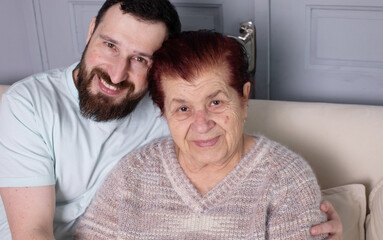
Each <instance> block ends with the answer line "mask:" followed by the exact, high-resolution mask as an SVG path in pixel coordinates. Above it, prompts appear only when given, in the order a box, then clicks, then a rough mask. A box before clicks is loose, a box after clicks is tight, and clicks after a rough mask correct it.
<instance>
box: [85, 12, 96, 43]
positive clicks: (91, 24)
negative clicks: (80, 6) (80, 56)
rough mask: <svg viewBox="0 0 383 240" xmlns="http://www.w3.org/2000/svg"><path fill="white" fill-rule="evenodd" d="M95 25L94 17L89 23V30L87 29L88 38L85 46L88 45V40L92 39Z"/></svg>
mask: <svg viewBox="0 0 383 240" xmlns="http://www.w3.org/2000/svg"><path fill="white" fill-rule="evenodd" d="M95 24H96V17H94V18H93V19H92V21H91V22H90V25H89V29H88V36H87V37H86V43H87V44H88V42H89V40H90V38H91V37H92V34H93V31H94V26H95Z"/></svg>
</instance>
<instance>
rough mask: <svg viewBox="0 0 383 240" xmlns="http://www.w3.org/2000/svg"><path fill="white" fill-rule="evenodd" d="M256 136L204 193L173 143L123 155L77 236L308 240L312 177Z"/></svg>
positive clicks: (314, 202)
mask: <svg viewBox="0 0 383 240" xmlns="http://www.w3.org/2000/svg"><path fill="white" fill-rule="evenodd" d="M255 139H256V143H255V145H254V146H253V148H252V149H251V150H250V152H248V153H247V154H246V155H245V156H244V157H243V159H241V161H240V162H239V163H238V165H237V166H236V167H235V168H234V169H233V170H232V171H231V172H230V173H229V174H228V175H227V176H226V178H224V179H223V180H222V181H221V182H220V183H219V184H218V185H217V186H215V187H214V188H213V189H212V190H210V191H209V192H208V193H206V194H205V195H203V196H202V195H201V194H199V192H198V191H197V190H196V189H195V188H194V186H193V185H192V183H191V182H190V180H189V179H188V178H187V176H186V175H185V173H184V172H183V170H182V169H181V167H180V165H179V163H178V160H177V158H176V155H175V151H174V142H173V141H172V139H171V138H165V139H160V140H158V141H155V142H153V143H151V144H149V145H147V146H145V147H143V148H141V149H140V150H137V151H135V152H133V153H131V154H129V155H127V157H125V158H124V159H123V160H121V162H120V163H119V164H118V165H117V166H116V168H115V169H114V171H112V173H111V174H110V176H109V177H108V178H107V179H106V181H105V183H104V184H103V186H102V187H101V189H100V190H99V192H98V194H97V195H96V197H95V198H94V200H93V202H92V204H91V206H90V207H89V208H88V210H87V212H86V213H85V215H84V216H83V218H82V219H81V222H80V225H79V227H78V229H77V233H76V236H75V239H145V240H148V239H156V240H161V239H281V240H286V239H312V237H311V236H310V234H309V229H310V227H311V226H312V225H314V224H318V223H320V222H324V221H325V220H326V216H325V214H323V213H321V212H320V210H319V203H320V200H321V194H320V190H319V186H318V184H317V181H316V178H315V175H314V174H313V172H312V170H311V168H310V167H309V165H308V164H307V163H306V162H305V161H304V160H303V159H302V158H301V157H300V156H298V155H296V154H295V153H293V152H291V151H290V150H288V149H287V148H285V147H283V146H281V145H280V144H278V143H275V142H273V141H270V140H269V139H267V138H265V137H263V136H255ZM324 237H325V236H321V237H317V238H313V239H323V238H324Z"/></svg>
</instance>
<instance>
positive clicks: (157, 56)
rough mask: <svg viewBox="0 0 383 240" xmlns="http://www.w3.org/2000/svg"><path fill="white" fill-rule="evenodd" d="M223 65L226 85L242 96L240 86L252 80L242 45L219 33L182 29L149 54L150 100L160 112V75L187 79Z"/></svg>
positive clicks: (162, 103) (161, 94) (161, 90)
mask: <svg viewBox="0 0 383 240" xmlns="http://www.w3.org/2000/svg"><path fill="white" fill-rule="evenodd" d="M220 66H224V68H226V69H227V72H228V74H229V79H230V80H229V85H230V86H231V87H232V88H233V89H234V90H236V92H237V93H238V96H240V97H243V86H244V85H245V83H247V82H252V80H251V78H250V75H249V73H248V71H247V68H248V58H247V54H246V50H245V49H244V47H243V45H242V44H241V43H239V42H238V41H237V40H236V39H234V38H232V37H228V36H224V35H222V34H220V33H217V32H213V31H209V30H200V31H189V32H183V33H181V34H179V35H177V36H175V37H174V38H171V39H168V40H166V41H165V42H164V43H163V45H162V47H161V48H160V49H159V50H157V51H156V52H155V53H154V55H153V64H152V66H151V68H150V70H149V73H148V82H149V86H148V88H149V92H150V95H151V97H152V99H153V102H154V103H155V104H156V105H157V106H158V107H159V108H160V109H161V111H162V114H163V113H164V100H165V95H164V91H163V89H162V84H161V81H162V80H163V77H164V76H166V77H181V78H182V79H184V80H185V81H188V82H191V81H193V80H194V79H196V78H197V77H198V76H199V74H201V73H204V72H205V71H208V70H209V69H211V68H215V67H220Z"/></svg>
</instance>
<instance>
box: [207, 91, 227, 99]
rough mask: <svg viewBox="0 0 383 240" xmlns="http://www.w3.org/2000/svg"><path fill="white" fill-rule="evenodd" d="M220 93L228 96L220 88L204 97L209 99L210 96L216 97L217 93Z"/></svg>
mask: <svg viewBox="0 0 383 240" xmlns="http://www.w3.org/2000/svg"><path fill="white" fill-rule="evenodd" d="M220 93H222V94H223V95H225V96H226V97H228V95H227V93H225V92H224V91H222V90H217V91H215V92H213V93H212V94H210V95H209V96H207V97H206V99H211V98H214V97H216V96H217V95H218V94H220Z"/></svg>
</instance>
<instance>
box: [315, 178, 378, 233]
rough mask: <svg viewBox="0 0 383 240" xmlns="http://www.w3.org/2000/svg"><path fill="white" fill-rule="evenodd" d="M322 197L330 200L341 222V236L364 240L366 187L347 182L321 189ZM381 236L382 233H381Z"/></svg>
mask: <svg viewBox="0 0 383 240" xmlns="http://www.w3.org/2000/svg"><path fill="white" fill-rule="evenodd" d="M322 195H323V199H325V200H328V201H330V202H331V203H332V204H333V206H334V207H335V210H336V211H337V213H338V214H339V216H340V218H341V220H342V224H343V238H344V239H347V240H364V234H365V231H364V222H365V219H366V204H367V203H366V189H365V187H364V185H362V184H349V185H343V186H339V187H333V188H329V189H325V190H322ZM382 236H383V235H382Z"/></svg>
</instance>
